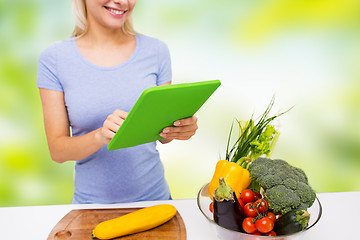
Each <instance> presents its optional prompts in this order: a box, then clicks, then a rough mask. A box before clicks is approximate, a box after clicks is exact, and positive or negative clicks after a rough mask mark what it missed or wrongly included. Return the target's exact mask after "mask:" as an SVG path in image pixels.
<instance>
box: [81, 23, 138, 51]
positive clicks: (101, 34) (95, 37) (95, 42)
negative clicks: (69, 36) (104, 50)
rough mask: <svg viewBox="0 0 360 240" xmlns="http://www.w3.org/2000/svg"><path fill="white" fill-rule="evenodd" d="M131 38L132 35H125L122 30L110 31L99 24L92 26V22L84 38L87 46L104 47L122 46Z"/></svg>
mask: <svg viewBox="0 0 360 240" xmlns="http://www.w3.org/2000/svg"><path fill="white" fill-rule="evenodd" d="M131 37H132V36H131V35H129V34H126V33H124V31H123V30H122V29H121V28H118V29H108V28H104V27H102V26H99V25H97V24H90V22H89V26H88V31H87V32H86V33H85V34H84V35H83V36H82V38H83V40H85V42H86V43H87V44H89V45H91V46H102V47H106V46H114V45H122V44H124V43H126V42H127V41H129V39H131Z"/></svg>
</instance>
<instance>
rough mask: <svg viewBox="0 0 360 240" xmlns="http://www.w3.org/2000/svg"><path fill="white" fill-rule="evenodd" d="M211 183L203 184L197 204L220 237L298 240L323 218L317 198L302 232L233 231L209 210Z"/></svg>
mask: <svg viewBox="0 0 360 240" xmlns="http://www.w3.org/2000/svg"><path fill="white" fill-rule="evenodd" d="M208 187H209V183H208V184H206V185H205V186H203V187H202V188H201V189H200V191H199V193H198V196H197V204H198V207H199V209H200V211H201V212H202V214H203V215H204V216H205V217H206V218H207V219H208V220H209V221H210V222H212V223H214V226H215V227H216V232H217V235H218V237H219V239H224V240H225V239H232V240H298V239H304V238H305V236H306V233H307V232H308V231H309V229H310V228H312V227H313V226H314V225H315V224H316V223H317V222H318V221H319V220H320V218H321V214H322V207H321V204H320V201H319V199H318V198H316V200H315V202H314V204H313V205H312V206H311V207H310V208H309V209H308V210H307V211H308V212H309V213H310V221H309V224H308V227H307V228H306V229H304V230H302V231H300V232H296V233H293V234H289V235H281V236H276V237H269V236H256V235H251V234H247V233H242V232H237V231H233V230H230V229H227V228H224V227H222V226H220V225H218V224H217V223H215V222H214V220H213V214H212V212H210V210H209V205H210V203H211V201H212V200H211V199H210V196H209V193H208Z"/></svg>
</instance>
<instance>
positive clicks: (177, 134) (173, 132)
mask: <svg viewBox="0 0 360 240" xmlns="http://www.w3.org/2000/svg"><path fill="white" fill-rule="evenodd" d="M197 129H198V125H197V117H195V116H192V117H189V118H184V119H181V120H177V121H176V122H175V123H174V127H166V128H164V129H163V130H162V132H161V133H160V136H161V137H163V138H165V139H163V140H160V141H161V142H162V143H166V142H170V141H171V140H173V139H177V140H188V139H190V138H191V137H192V136H194V134H195V132H196V130H197ZM164 140H168V141H164Z"/></svg>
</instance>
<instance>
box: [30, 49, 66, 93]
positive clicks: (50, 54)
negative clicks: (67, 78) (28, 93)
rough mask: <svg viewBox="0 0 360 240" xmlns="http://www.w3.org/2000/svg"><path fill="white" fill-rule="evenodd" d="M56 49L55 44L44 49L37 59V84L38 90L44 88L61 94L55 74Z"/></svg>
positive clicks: (60, 86)
mask: <svg viewBox="0 0 360 240" xmlns="http://www.w3.org/2000/svg"><path fill="white" fill-rule="evenodd" d="M56 52H57V48H56V44H55V43H54V44H52V45H50V46H49V47H48V48H46V49H45V50H44V51H43V52H42V53H41V54H40V57H39V61H38V72H37V82H36V85H37V87H38V88H46V89H51V90H55V91H60V92H63V91H64V89H63V87H62V85H61V82H60V81H59V78H58V73H57V68H56V65H57V54H56Z"/></svg>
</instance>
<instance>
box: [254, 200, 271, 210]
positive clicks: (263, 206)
mask: <svg viewBox="0 0 360 240" xmlns="http://www.w3.org/2000/svg"><path fill="white" fill-rule="evenodd" d="M254 206H255V207H256V208H257V210H258V212H259V213H264V212H266V211H267V210H268V209H269V205H268V203H267V201H266V200H265V199H263V198H262V199H259V200H256V202H255V203H254Z"/></svg>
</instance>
